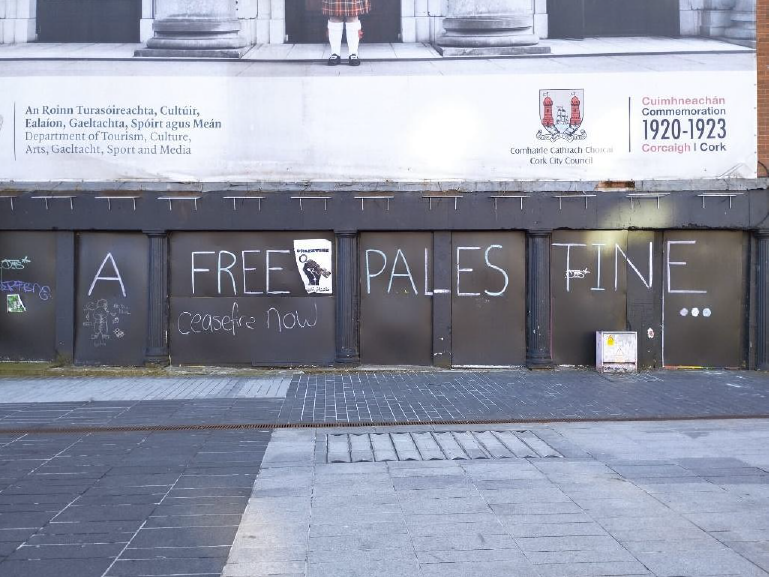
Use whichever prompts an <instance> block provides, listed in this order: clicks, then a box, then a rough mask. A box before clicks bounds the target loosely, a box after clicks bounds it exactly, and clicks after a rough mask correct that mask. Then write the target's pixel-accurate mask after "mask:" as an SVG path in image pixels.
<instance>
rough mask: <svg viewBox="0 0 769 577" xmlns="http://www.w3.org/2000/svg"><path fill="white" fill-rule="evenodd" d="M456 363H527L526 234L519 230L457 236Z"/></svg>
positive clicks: (453, 306)
mask: <svg viewBox="0 0 769 577" xmlns="http://www.w3.org/2000/svg"><path fill="white" fill-rule="evenodd" d="M452 247H453V250H452V279H453V280H452V284H453V292H452V297H451V317H452V341H451V342H452V362H453V364H454V365H522V364H524V363H525V362H526V329H525V327H526V318H525V315H526V303H525V297H526V285H525V280H526V278H525V277H526V275H525V272H524V271H525V270H526V237H525V235H524V234H523V233H520V232H502V231H499V232H455V233H454V234H453V235H452Z"/></svg>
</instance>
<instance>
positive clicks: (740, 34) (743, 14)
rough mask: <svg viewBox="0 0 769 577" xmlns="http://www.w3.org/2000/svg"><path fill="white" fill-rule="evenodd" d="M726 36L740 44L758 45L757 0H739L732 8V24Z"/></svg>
mask: <svg viewBox="0 0 769 577" xmlns="http://www.w3.org/2000/svg"><path fill="white" fill-rule="evenodd" d="M725 36H726V37H727V38H729V39H731V40H734V41H736V42H737V43H739V44H744V45H746V46H752V47H754V48H755V46H756V0H737V3H736V4H735V5H734V8H732V24H731V26H729V27H728V28H727V29H726V33H725Z"/></svg>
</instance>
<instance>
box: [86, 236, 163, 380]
mask: <svg viewBox="0 0 769 577" xmlns="http://www.w3.org/2000/svg"><path fill="white" fill-rule="evenodd" d="M77 254H78V267H77V293H76V310H75V319H76V321H75V323H76V324H75V362H76V363H79V364H103V365H141V364H143V363H144V352H145V343H146V339H147V295H148V292H149V290H148V287H147V283H148V267H149V241H148V239H147V237H146V236H145V235H143V234H128V233H125V234H123V233H81V234H79V235H78V249H77Z"/></svg>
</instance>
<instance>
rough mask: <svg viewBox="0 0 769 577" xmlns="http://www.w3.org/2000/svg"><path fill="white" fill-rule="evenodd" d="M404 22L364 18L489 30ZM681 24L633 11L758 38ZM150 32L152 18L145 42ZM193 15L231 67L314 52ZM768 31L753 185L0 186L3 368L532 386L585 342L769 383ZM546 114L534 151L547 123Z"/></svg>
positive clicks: (729, 14)
mask: <svg viewBox="0 0 769 577" xmlns="http://www.w3.org/2000/svg"><path fill="white" fill-rule="evenodd" d="M412 3H413V2H408V3H402V4H401V5H400V6H398V9H399V11H398V12H397V13H395V12H393V13H392V14H389V15H388V14H379V15H378V17H379V18H381V21H380V23H379V25H380V27H381V30H380V32H382V33H387V30H388V26H389V30H390V32H389V33H392V31H393V30H395V29H398V30H399V32H398V34H400V35H401V37H400V41H403V42H410V41H415V40H416V41H428V40H433V39H436V38H437V37H436V31H437V30H441V29H442V28H443V27H444V23H443V22H442V21H441V19H442V18H453V19H458V20H465V21H466V20H472V19H473V18H476V17H477V18H479V19H483V18H486V17H488V16H489V15H488V14H484V13H483V11H482V10H476V11H475V12H473V11H472V6H470V13H469V15H468V12H467V9H468V3H466V2H465V3H462V2H457V3H454V4H452V5H449V4H445V3H440V2H438V3H435V5H434V4H433V3H427V2H415V3H413V4H414V5H413V6H412ZM510 4H511V5H512V4H518V3H510ZM572 4H574V3H572ZM576 4H579V8H580V10H581V11H582V12H581V13H582V18H581V19H580V18H576V19H574V18H572V19H571V21H572V22H573V21H577V22H582V28H581V29H577V30H576V31H575V30H574V29H570V30H566V31H565V32H564V31H563V29H561V31H560V32H558V34H559V35H562V36H568V37H573V36H577V37H578V36H579V35H580V34H582V35H588V36H589V35H593V34H598V35H600V30H599V31H597V32H596V30H595V29H594V28H590V26H594V25H595V24H594V23H591V21H592V19H591V18H590V17H589V13H588V12H587V10H588V8H590V7H589V6H588V5H587V3H576ZM640 4H644V3H641V2H637V1H636V2H635V5H636V6H637V5H640ZM685 4H686V6H687V8H686V9H683V8H681V6H683V5H684V3H681V4H680V5H679V3H678V2H674V3H673V4H672V5H668V4H666V3H665V2H656V3H653V6H654V8H653V10H652V8H651V6H652V3H649V4H648V8H649V11H647V12H646V14H647V15H649V14H651V15H653V16H654V17H653V18H652V17H649V18H648V19H647V21H648V23H654V22H657V23H659V22H661V21H664V22H665V23H666V24H665V25H669V24H670V20H668V19H666V18H660V14H658V13H656V12H653V11H656V10H668V11H669V14H668V16H670V14H675V15H676V18H675V19H674V20H675V21H676V22H677V23H678V24H677V26H678V28H677V31H676V30H670V31H669V32H670V34H671V35H676V34H694V35H700V36H714V37H719V38H721V37H735V39H737V40H746V41H750V40H751V38H750V29H751V22H750V21H744V20H742V19H741V18H742V16H741V15H742V14H744V13H746V12H749V11H750V10H753V8H751V4H750V2H743V1H742V0H738V1H736V2H727V1H724V2H715V1H713V2H705V3H702V4H697V3H688V2H687V3H685ZM201 5H206V2H201ZM527 5H528V4H527ZM5 6H6V10H5V13H4V14H5V21H6V23H7V22H8V21H10V20H14V19H15V20H16V21H17V23H16V25H18V26H20V27H21V29H22V30H23V29H28V27H29V26H32V28H36V26H37V24H30V21H33V20H34V19H35V18H34V17H35V13H34V11H33V10H32V8H33V7H35V6H34V5H33V6H32V7H29V6H28V8H29V9H30V10H28V12H27V13H26V15H27V18H26V21H27V23H26V24H19V22H21V21H22V20H25V18H21V17H20V16H19V15H20V14H22V15H23V14H24V13H23V11H21V12H20V11H19V6H20V4H19V2H16V3H15V4H14V11H13V12H11V11H9V9H8V3H7V2H6V4H5ZM153 6H154V8H153V9H154V10H155V12H154V13H153V11H152V10H150V11H149V12H148V11H147V10H144V9H142V10H143V12H142V14H143V18H144V20H145V21H146V22H145V24H143V25H142V26H143V30H144V32H143V33H142V34H141V36H142V38H143V39H147V40H148V41H149V40H151V39H152V38H155V39H158V40H160V41H161V43H160V45H159V46H160V48H162V49H177V48H179V46H178V45H177V46H174V44H173V43H174V42H177V41H179V42H181V44H182V46H181V49H190V50H194V49H195V48H194V47H191V45H190V44H189V41H190V37H191V35H190V30H191V29H190V28H186V27H185V26H186V24H185V23H184V22H182V23H181V26H180V27H179V28H174V25H175V24H179V22H176V21H177V20H184V21H185V22H190V21H195V20H201V19H200V18H198V17H197V16H195V15H191V14H189V13H188V14H181V15H180V13H179V12H178V10H177V9H175V8H173V2H172V1H171V0H169V1H168V2H166V3H163V2H160V1H159V0H158V1H157V2H155V3H154V4H153ZM695 6H698V7H695ZM249 7H250V8H249ZM303 7H304V8H306V9H307V10H308V11H309V12H308V13H309V14H310V15H312V10H314V9H316V8H317V6H316V3H313V2H310V1H308V2H305V3H304V6H303ZM37 8H38V9H39V6H37ZM566 8H568V9H574V5H571V6H568V7H564V6H559V3H558V2H552V3H540V2H536V3H532V4H531V6H530V13H527V15H526V18H528V17H531V20H530V21H529V20H526V19H525V18H524V20H523V21H522V20H517V19H516V18H517V17H516V18H513V17H512V16H511V14H512V12H511V13H510V14H507V15H506V16H504V15H503V16H504V17H503V18H501V19H502V20H504V21H505V22H514V23H515V25H510V27H509V29H505V30H504V34H509V35H513V36H514V35H516V34H526V35H531V34H534V35H535V36H538V37H542V38H544V37H548V36H549V37H552V36H553V28H554V27H556V28H557V27H558V26H561V25H562V24H564V23H565V22H568V21H569V19H565V20H563V21H562V22H561V23H560V24H558V23H557V22H558V20H557V17H556V14H560V12H561V11H563V10H566ZM158 10H167V11H166V12H164V13H163V12H161V14H160V15H161V16H162V18H156V17H157V16H158V12H157V11H158ZM174 10H177V11H176V12H174ZM208 10H209V11H208V12H207V14H208V16H216V17H215V18H214V17H211V18H205V19H203V20H205V22H204V23H203V25H205V26H209V27H214V28H217V27H218V28H217V29H216V30H214V31H213V32H212V33H211V36H209V37H207V38H206V42H208V41H210V40H211V39H212V38H213V40H214V42H222V43H223V44H220V47H224V48H237V49H240V48H242V46H238V44H242V43H243V42H244V41H245V44H246V45H248V44H249V43H253V42H286V41H287V40H286V35H287V34H288V35H289V38H288V41H289V42H293V41H298V42H300V41H303V40H302V38H301V37H300V38H298V39H292V38H291V34H292V33H296V34H307V35H311V34H314V33H317V20H316V21H314V22H315V23H313V20H312V18H309V19H307V18H305V20H304V21H303V22H300V21H299V20H292V19H290V18H289V19H287V18H286V6H285V4H284V3H283V2H282V1H281V0H273V1H272V2H261V1H260V2H253V3H248V2H246V3H243V2H240V3H238V7H237V11H235V8H234V4H232V5H229V4H227V3H221V2H211V3H209V4H208ZM217 10H219V12H217ZM249 10H250V11H249ZM652 12H653V13H652ZM291 13H292V14H294V16H296V15H297V14H300V15H301V14H304V12H303V11H301V10H300V11H298V12H297V11H294V12H291ZM393 14H396V15H397V18H393ZM516 14H518V12H517V13H516ZM40 16H41V14H40V12H37V17H38V19H39V18H40ZM492 16H494V17H499V16H500V14H494V15H492ZM572 16H573V14H572ZM132 18H134V16H132ZM766 18H767V10H766V4H765V2H764V1H763V0H762V1H761V2H759V6H758V17H757V19H758V31H759V33H758V59H757V61H758V91H757V99H754V98H753V96H752V95H749V96H748V97H747V98H746V99H745V102H746V103H747V104H746V105H747V106H750V105H752V103H753V102H754V101H755V102H757V105H758V115H757V117H758V121H757V122H758V124H757V125H758V131H759V133H758V160H759V167H758V172H757V174H758V178H752V177H747V178H746V177H731V176H730V175H729V174H728V173H725V174H724V175H722V178H693V179H679V180H675V179H673V180H643V179H636V180H618V179H612V180H595V179H582V180H547V179H529V180H524V179H521V180H515V179H511V178H507V179H501V180H500V179H490V180H488V181H486V180H481V179H471V180H446V181H441V180H430V181H427V180H424V181H419V180H414V181H410V182H408V181H393V180H387V179H382V180H361V179H350V180H337V181H332V182H328V181H322V180H318V181H317V182H309V183H308V182H304V181H297V180H296V179H294V178H292V176H291V174H288V175H287V176H286V177H284V178H282V179H272V180H263V181H258V182H243V181H242V179H240V180H238V181H237V182H236V181H235V180H233V181H227V180H223V181H220V182H214V181H211V180H208V181H207V182H205V183H202V182H197V183H189V182H182V180H183V179H177V180H176V181H174V180H173V179H165V180H162V181H160V180H153V179H151V178H144V179H141V180H140V179H138V178H134V179H131V178H126V179H124V180H123V181H121V182H116V181H99V179H93V180H92V181H90V182H85V183H84V182H82V179H81V180H79V181H75V180H72V179H71V180H70V181H68V182H49V183H45V182H39V181H38V182H19V181H18V179H14V180H11V179H7V180H5V181H4V182H2V184H1V186H0V250H1V251H2V252H1V253H0V260H1V261H2V269H0V272H2V276H0V288H2V294H3V296H4V300H5V310H4V311H3V313H2V314H0V357H2V358H3V359H6V360H54V359H59V360H61V361H62V362H75V363H78V364H115V365H141V364H145V363H167V362H171V363H174V364H223V365H247V366H248V365H254V366H262V365H269V366H276V365H278V366H280V365H334V364H342V365H352V366H355V365H357V364H367V365H392V364H395V365H422V366H425V365H427V366H429V365H434V366H439V367H456V366H510V365H525V366H529V367H532V368H537V367H551V366H554V365H590V364H592V363H593V362H594V360H595V350H594V346H595V340H594V339H595V337H594V334H595V331H599V330H614V331H618V330H632V331H635V332H637V334H638V339H639V361H640V363H639V364H640V366H641V367H643V368H659V367H689V366H708V367H730V368H757V369H766V368H769V332H767V329H769V194H768V193H767V178H766V177H767V173H766V165H765V163H766V162H767V160H768V159H769V141H768V140H767V138H769V130H767V129H768V128H769V127H768V126H767V120H766V119H767V117H768V116H769V109H768V108H767V104H769V100H768V99H769V86H768V85H767V84H766V81H767V66H768V65H769V62H768V61H767V56H766V48H765V47H766V38H765V35H766V29H767V24H769V23H768V22H767V20H766ZM233 20H236V22H237V26H236V27H233V26H231V25H222V22H232V21H233ZM621 20H622V21H623V22H624V19H621ZM636 20H637V19H634V21H636ZM393 22H395V23H396V24H395V27H393ZM520 22H523V24H520ZM194 24H195V25H196V26H197V25H200V22H196V23H194ZM471 24H472V23H471ZM16 25H14V27H13V29H14V32H13V34H14V38H16V36H15V34H16V30H17V28H16V27H15V26H16ZM153 25H154V29H153ZM649 25H651V24H649ZM313 26H315V32H313ZM470 28H472V26H470ZM753 28H754V29H755V26H753ZM465 29H467V28H465ZM3 30H4V38H5V41H9V40H8V39H9V38H10V36H9V35H8V32H7V30H8V27H7V26H6V27H5V28H3ZM511 30H512V32H511ZM746 30H747V32H745V31H746ZM150 31H151V33H150ZM193 31H194V30H193ZM614 31H615V32H617V27H616V23H615V27H614ZM619 32H621V33H623V34H624V33H625V31H622V30H620V31H619ZM627 33H628V34H637V33H641V32H636V31H627ZM643 33H645V34H650V33H651V32H650V31H649V30H646V32H643ZM22 36H23V35H22ZM738 36H747V38H737V37H738ZM33 37H34V36H29V37H28V38H27V39H28V40H29V39H32V38H33ZM233 38H237V39H238V40H236V41H233ZM308 38H309V37H308ZM11 41H18V40H11ZM166 41H169V42H170V44H167V45H166V46H165V47H164V46H163V42H166ZM436 42H439V41H438V40H436ZM185 43H187V46H186V47H185V46H184V44H185ZM228 43H229V44H228ZM204 49H218V48H211V46H206V47H204ZM549 98H550V96H545V98H544V99H543V101H542V102H543V103H544V104H543V105H544V109H545V112H544V115H543V116H542V118H541V128H543V129H547V128H548V127H550V128H552V126H553V125H554V124H555V123H556V119H557V118H556V117H557V116H558V113H557V112H555V111H553V110H552V99H551V100H550V104H549V105H548V104H547V101H548V99H549ZM575 98H576V99H577V101H576V103H575V100H574V99H575ZM571 102H572V109H571V116H570V119H569V120H568V122H566V123H567V124H571V125H573V126H575V127H578V126H579V124H580V122H581V120H582V116H583V112H582V109H580V105H581V104H582V103H581V102H580V101H579V97H578V96H577V92H574V93H573V94H572V96H571ZM0 104H2V102H0ZM548 111H549V112H548ZM564 114H566V115H567V116H568V112H567V111H565V112H564ZM751 114H752V113H751ZM6 117H8V115H6ZM575 118H576V120H575ZM27 126H29V125H27ZM714 127H715V129H717V125H716V124H714ZM705 128H707V127H706V126H705V125H703V130H705ZM6 134H7V132H6ZM451 135H452V133H451V131H450V130H448V131H447V132H445V133H442V134H441V135H436V134H432V135H430V136H431V137H432V138H433V139H434V140H438V139H439V138H443V139H444V140H451ZM570 136H573V134H570ZM545 138H547V136H545ZM713 138H717V136H715V135H714V137H713ZM569 142H571V141H569ZM448 149H449V148H446V150H448ZM15 152H16V150H15V149H14V154H15ZM751 170H752V168H751ZM30 176H31V177H30V178H29V179H27V180H30V181H32V180H34V175H30ZM86 180H88V179H86Z"/></svg>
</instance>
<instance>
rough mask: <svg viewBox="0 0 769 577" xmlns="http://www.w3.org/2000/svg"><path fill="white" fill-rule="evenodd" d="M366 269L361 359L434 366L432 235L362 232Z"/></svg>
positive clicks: (362, 262)
mask: <svg viewBox="0 0 769 577" xmlns="http://www.w3.org/2000/svg"><path fill="white" fill-rule="evenodd" d="M360 271H361V272H360V276H361V330H360V340H361V343H360V345H361V361H362V362H363V363H364V364H374V365H387V364H400V365H431V364H432V334H433V331H432V318H433V312H432V311H433V304H432V298H431V293H432V287H433V274H432V271H433V235H432V233H429V232H413V233H364V234H361V238H360Z"/></svg>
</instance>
